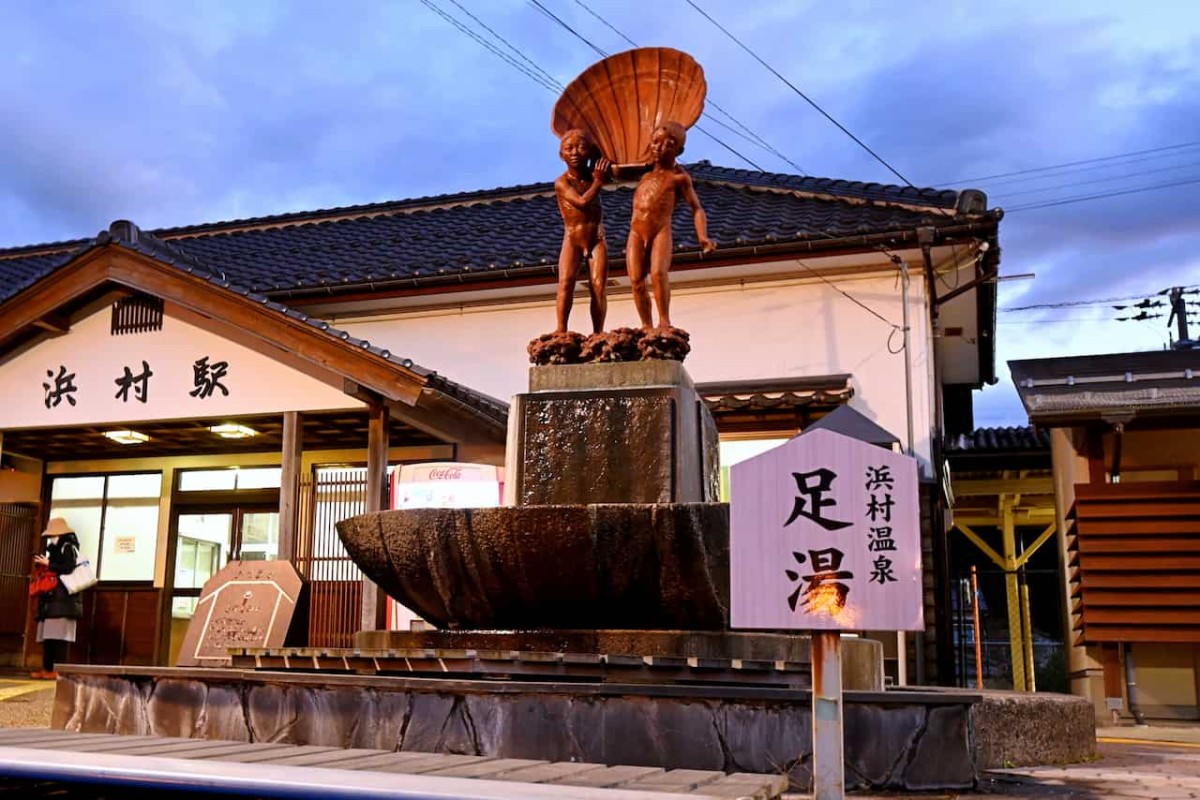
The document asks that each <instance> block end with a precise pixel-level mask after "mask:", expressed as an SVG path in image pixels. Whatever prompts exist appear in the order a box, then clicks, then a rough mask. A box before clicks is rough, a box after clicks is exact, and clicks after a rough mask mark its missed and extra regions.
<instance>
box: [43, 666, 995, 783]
mask: <svg viewBox="0 0 1200 800" xmlns="http://www.w3.org/2000/svg"><path fill="white" fill-rule="evenodd" d="M159 672H160V673H161V670H160V671H159ZM226 675H227V677H225V678H223V679H220V680H218V679H216V678H214V679H212V680H209V681H207V684H208V685H209V687H210V688H209V690H208V691H207V692H197V693H194V694H191V695H189V696H188V697H190V700H188V702H189V703H193V704H196V706H195V707H192V708H189V709H188V710H187V712H186V713H183V711H182V709H181V708H180V706H179V704H178V703H177V702H175V703H167V702H157V703H156V702H155V695H156V694H157V693H158V692H159V691H164V692H166V693H172V697H174V698H176V699H177V700H179V699H181V698H183V695H181V694H179V687H166V686H165V685H164V684H165V683H166V681H164V679H163V676H162V675H161V674H159V675H156V676H148V675H147V676H138V675H126V676H123V677H121V678H102V677H99V676H94V675H86V674H80V675H71V676H68V677H65V678H64V679H63V680H64V681H65V682H66V683H67V684H68V691H66V692H65V693H64V694H62V695H61V697H62V698H63V699H64V701H65V702H64V704H63V707H62V708H60V709H59V711H60V712H61V716H57V717H56V719H58V720H61V723H62V724H60V726H59V727H65V728H66V729H67V730H73V731H81V732H113V733H140V734H152V735H156V736H185V737H187V736H192V737H198V738H229V739H233V740H236V741H247V740H253V741H263V742H280V743H289V744H312V745H324V746H330V747H343V748H347V747H357V748H368V749H381V750H397V751H419V752H431V753H458V754H463V755H479V756H494V757H500V758H530V759H538V760H547V761H583V762H595V763H607V764H626V765H631V766H639V765H644V766H653V767H661V768H665V769H698V770H722V771H725V772H738V771H744V772H756V773H776V772H779V771H780V770H783V771H785V772H787V774H788V775H789V777H790V780H791V782H792V785H793V787H794V788H797V789H800V790H804V789H806V788H807V786H808V782H809V780H810V768H811V727H810V705H809V703H810V701H809V697H808V695H807V693H790V694H787V693H780V694H776V695H773V696H771V699H769V700H768V699H766V698H765V697H763V698H752V697H744V698H743V697H738V696H735V695H728V696H726V695H710V696H707V697H698V696H695V695H693V694H691V693H662V692H657V693H656V692H654V691H652V690H641V691H639V690H636V689H632V688H631V687H628V686H626V687H617V688H618V689H620V690H619V691H617V690H613V691H608V690H604V689H601V688H599V687H590V688H591V690H589V687H588V686H573V687H565V686H564V687H557V686H549V685H543V686H542V687H541V688H540V689H539V688H525V687H520V686H517V685H513V684H507V685H505V686H504V688H503V691H496V690H495V687H494V686H488V685H487V684H486V683H483V682H469V681H458V682H454V683H441V684H431V683H429V682H428V681H424V682H422V681H417V680H405V679H373V680H369V681H366V680H365V681H364V683H365V684H369V688H368V687H367V686H364V685H353V686H351V685H345V686H328V685H324V680H323V679H321V678H320V677H315V678H314V679H313V682H312V683H308V682H301V681H298V680H291V681H289V682H287V683H286V684H282V685H281V684H280V683H273V682H272V681H271V680H270V679H269V678H268V677H266V676H254V677H253V678H250V677H247V678H246V679H244V680H241V681H239V680H237V679H236V673H226ZM228 676H234V677H228ZM218 685H220V686H221V687H222V688H220V689H219V690H218V688H217V687H218ZM877 697H878V696H872V695H864V696H863V697H862V699H860V700H855V699H854V696H853V695H849V696H848V703H847V713H846V725H847V739H846V763H847V771H846V780H847V786H848V787H870V788H877V789H892V790H918V789H920V790H929V789H943V790H944V789H951V788H968V787H970V786H972V785H973V784H974V780H975V773H974V755H973V752H972V745H971V740H970V736H969V733H968V731H969V703H968V702H967V701H963V702H958V701H949V702H948V701H946V699H945V698H934V699H933V701H932V704H925V703H918V702H911V701H908V702H904V701H901V700H899V699H897V700H896V701H886V700H883V699H873V698H877ZM198 719H206V720H222V721H223V722H222V724H220V725H213V724H207V725H203V726H201V725H197V723H196V720H198ZM381 720H386V723H385V724H372V721H381ZM238 723H240V725H241V726H242V727H241V728H240V729H238V728H237V724H238ZM218 730H220V731H221V736H219V737H218V736H215V735H214V734H215V733H216V732H217V731H218Z"/></svg>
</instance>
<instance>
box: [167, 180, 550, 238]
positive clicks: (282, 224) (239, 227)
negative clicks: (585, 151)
mask: <svg viewBox="0 0 1200 800" xmlns="http://www.w3.org/2000/svg"><path fill="white" fill-rule="evenodd" d="M553 191H554V184H552V183H548V182H545V181H543V182H540V183H528V184H520V185H517V186H500V187H496V188H493V189H474V190H468V191H462V192H452V193H448V194H440V195H428V196H424V197H413V198H405V199H401V200H385V201H380V202H377V203H363V204H359V205H351V206H339V207H334V208H326V209H315V210H311V211H291V212H286V213H282V214H270V215H267V216H262V217H246V218H242V219H233V220H221V221H217V222H203V223H198V224H195V225H184V226H178V227H173V228H158V229H156V230H154V231H152V233H153V234H154V235H155V236H156V237H158V238H160V239H163V240H175V239H192V238H200V237H205V236H218V235H221V234H228V233H236V232H239V231H244V230H260V229H264V228H290V227H301V226H304V225H317V224H323V223H327V222H337V221H340V220H348V219H366V218H371V217H380V216H389V215H395V214H406V213H413V212H417V211H424V210H436V209H439V208H452V207H457V206H467V205H476V204H479V203H487V202H509V201H513V200H522V199H526V198H529V197H537V196H539V195H543V194H547V193H550V192H553Z"/></svg>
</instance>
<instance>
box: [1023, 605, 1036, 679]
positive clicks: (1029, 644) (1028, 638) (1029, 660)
mask: <svg viewBox="0 0 1200 800" xmlns="http://www.w3.org/2000/svg"><path fill="white" fill-rule="evenodd" d="M1021 616H1022V618H1023V619H1024V633H1025V646H1024V647H1023V648H1022V650H1023V653H1022V655H1023V656H1024V657H1025V684H1026V686H1027V687H1028V688H1029V691H1031V692H1036V691H1037V683H1036V681H1035V680H1034V674H1033V622H1032V621H1031V620H1030V619H1029V584H1028V583H1026V584H1022V586H1021Z"/></svg>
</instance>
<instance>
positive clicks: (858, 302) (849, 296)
mask: <svg viewBox="0 0 1200 800" xmlns="http://www.w3.org/2000/svg"><path fill="white" fill-rule="evenodd" d="M795 261H796V263H797V264H799V265H800V266H802V267H804V269H806V270H808V271H809V272H811V273H812V274H813V275H816V276H817V277H818V278H820V279H821V280H822V281H824V282H825V283H826V284H828V285H829V286H830V287H832V288H833V289H834V290H835V291H836V292H838V293H839V294H841V295H842V296H843V297H845V298H846V299H847V300H849V301H850V302H852V303H854V305H856V306H858V307H859V308H861V309H863V310H864V311H866V312H867V313H868V314H870V315H871V316H873V317H875V318H876V319H878V320H879V321H880V322H883V323H886V324H888V325H890V326H892V329H893V330H902V328H901V327H900V326H899V325H897V324H896V323H894V322H892V321H891V320H890V319H888V318H887V317H885V316H883V315H882V314H880V313H879V312H878V311H876V310H875V309H873V308H871V307H870V306H869V305H867V304H866V303H864V302H863V301H861V300H859V299H858V298H857V297H855V296H854V295H852V294H850V293H849V292H847V291H846V290H845V289H843V288H842V287H840V286H838V285H837V284H836V283H834V282H833V281H831V280H829V278H826V277H825V276H824V275H822V274H821V273H819V272H817V271H816V270H815V269H813V268H812V267H810V266H809V265H808V264H805V263H804V262H803V261H801V260H800V259H798V258H797V259H795Z"/></svg>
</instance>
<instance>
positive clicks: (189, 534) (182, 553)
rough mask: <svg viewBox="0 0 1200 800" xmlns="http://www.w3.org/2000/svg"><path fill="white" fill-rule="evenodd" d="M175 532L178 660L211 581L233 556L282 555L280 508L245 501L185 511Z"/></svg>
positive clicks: (174, 647) (173, 650)
mask: <svg viewBox="0 0 1200 800" xmlns="http://www.w3.org/2000/svg"><path fill="white" fill-rule="evenodd" d="M174 535H175V537H176V540H175V570H174V576H173V577H174V580H173V586H172V589H171V641H170V661H169V663H170V664H172V665H173V664H175V662H176V661H177V660H178V657H179V648H180V647H181V646H182V645H183V637H184V635H185V634H186V633H187V627H188V623H189V622H190V621H191V619H192V616H193V615H194V614H195V612H196V603H197V602H199V600H200V591H201V590H202V589H203V588H204V584H205V582H207V581H208V579H209V578H211V577H212V576H213V575H216V574H217V573H218V572H219V571H220V570H221V568H222V567H224V566H225V565H226V564H227V563H229V562H230V561H235V560H244V561H265V560H271V559H274V558H277V557H278V556H279V512H278V511H276V510H267V509H265V508H253V507H243V506H232V507H221V508H206V509H203V510H196V511H186V512H184V511H181V512H180V514H179V516H178V517H177V523H176V526H175V532H174Z"/></svg>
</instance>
